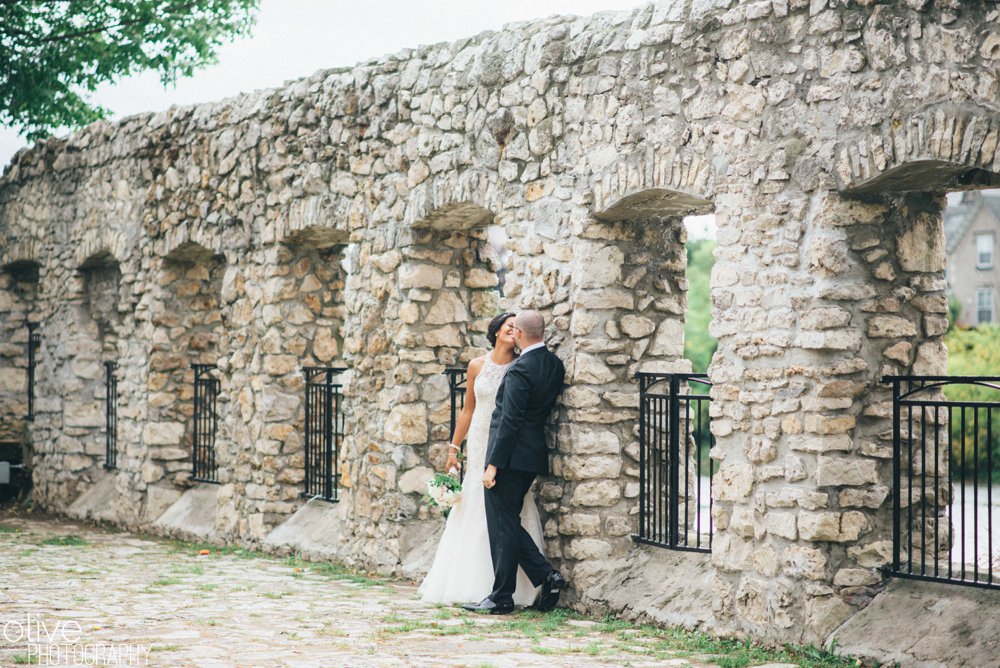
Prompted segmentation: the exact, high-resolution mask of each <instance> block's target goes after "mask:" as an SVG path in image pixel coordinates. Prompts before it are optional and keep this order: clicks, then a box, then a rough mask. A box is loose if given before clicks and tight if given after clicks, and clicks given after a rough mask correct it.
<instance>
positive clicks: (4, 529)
mask: <svg viewBox="0 0 1000 668" xmlns="http://www.w3.org/2000/svg"><path fill="white" fill-rule="evenodd" d="M0 533H21V530H20V529H16V528H14V527H0Z"/></svg>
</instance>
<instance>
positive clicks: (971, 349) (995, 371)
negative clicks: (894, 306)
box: [944, 325, 1000, 476]
mask: <svg viewBox="0 0 1000 668" xmlns="http://www.w3.org/2000/svg"><path fill="white" fill-rule="evenodd" d="M944 341H945V345H946V346H947V348H948V374H949V375H951V376H996V375H1000V327H996V326H993V325H980V326H978V327H976V328H975V329H959V328H955V329H953V330H952V331H951V332H949V333H948V334H947V335H946V336H945V338H944ZM944 395H945V397H947V399H948V400H949V401H962V402H968V401H989V402H1000V390H994V389H990V388H988V387H983V386H981V385H969V384H964V385H948V386H946V387H945V388H944ZM977 412H978V416H979V419H978V424H977V422H976V420H975V419H974V414H975V413H977ZM988 412H989V413H992V417H991V418H990V420H987V413H988ZM961 418H962V416H961V410H960V409H958V408H953V409H952V412H951V420H950V432H951V460H952V470H953V471H954V472H955V473H956V474H957V473H958V472H959V471H961V470H962V469H964V472H965V474H966V475H967V476H971V475H973V473H974V472H975V471H976V470H978V471H979V474H980V475H983V474H985V472H986V471H987V469H988V467H989V466H992V468H993V471H994V472H1000V407H998V408H996V409H986V408H980V409H978V411H977V410H975V409H973V408H971V407H969V408H966V409H965V429H964V432H965V433H964V437H965V438H964V452H963V438H962V437H963V433H962V432H963V429H962V419H961ZM977 427H978V429H977ZM990 427H992V434H990V433H989V431H990ZM977 432H978V433H977ZM977 436H978V439H977ZM988 441H989V442H990V444H991V445H992V448H988V447H987V446H986V444H987V442H988ZM963 463H964V467H963Z"/></svg>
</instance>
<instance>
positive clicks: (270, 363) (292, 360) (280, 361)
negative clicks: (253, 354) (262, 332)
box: [264, 355, 299, 376]
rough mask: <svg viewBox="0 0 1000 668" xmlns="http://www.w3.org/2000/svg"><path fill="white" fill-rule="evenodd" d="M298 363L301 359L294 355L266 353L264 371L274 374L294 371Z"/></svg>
mask: <svg viewBox="0 0 1000 668" xmlns="http://www.w3.org/2000/svg"><path fill="white" fill-rule="evenodd" d="M298 365H299V360H298V359H297V358H296V357H294V356H292V355H264V371H266V372H267V373H269V374H271V375H272V376H284V375H285V374H288V373H292V372H293V371H295V369H296V368H297V367H298Z"/></svg>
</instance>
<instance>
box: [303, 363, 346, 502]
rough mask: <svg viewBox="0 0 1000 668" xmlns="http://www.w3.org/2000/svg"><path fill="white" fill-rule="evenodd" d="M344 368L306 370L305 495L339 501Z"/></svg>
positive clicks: (309, 368)
mask: <svg viewBox="0 0 1000 668" xmlns="http://www.w3.org/2000/svg"><path fill="white" fill-rule="evenodd" d="M346 370H347V369H345V368H344V367H317V366H310V367H305V368H303V372H304V373H305V375H306V484H305V492H303V496H307V497H309V498H321V499H324V500H326V501H339V500H340V496H339V487H340V471H339V466H338V459H339V457H340V443H341V440H342V439H343V437H344V412H343V397H344V395H343V393H342V392H341V389H342V387H343V386H342V385H341V384H339V383H335V382H334V380H336V377H337V376H338V375H339V374H341V373H343V372H344V371H346Z"/></svg>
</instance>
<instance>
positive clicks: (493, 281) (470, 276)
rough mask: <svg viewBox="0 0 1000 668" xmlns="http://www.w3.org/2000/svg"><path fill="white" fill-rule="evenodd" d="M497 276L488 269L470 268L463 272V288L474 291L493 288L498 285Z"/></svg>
mask: <svg viewBox="0 0 1000 668" xmlns="http://www.w3.org/2000/svg"><path fill="white" fill-rule="evenodd" d="M498 282H499V281H498V278H497V275H496V274H495V273H494V272H492V271H490V270H489V269H483V268H482V267H472V268H471V269H469V270H468V271H467V272H465V287H467V288H473V289H475V290H482V289H486V288H495V287H496V286H497V283H498Z"/></svg>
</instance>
